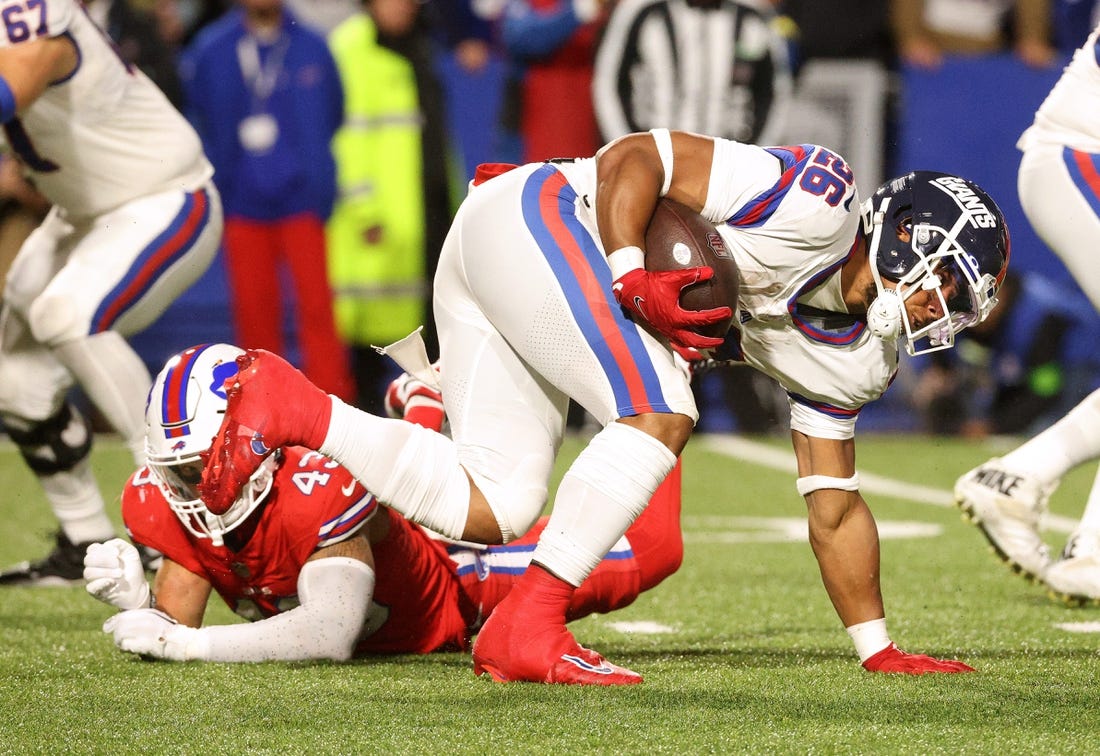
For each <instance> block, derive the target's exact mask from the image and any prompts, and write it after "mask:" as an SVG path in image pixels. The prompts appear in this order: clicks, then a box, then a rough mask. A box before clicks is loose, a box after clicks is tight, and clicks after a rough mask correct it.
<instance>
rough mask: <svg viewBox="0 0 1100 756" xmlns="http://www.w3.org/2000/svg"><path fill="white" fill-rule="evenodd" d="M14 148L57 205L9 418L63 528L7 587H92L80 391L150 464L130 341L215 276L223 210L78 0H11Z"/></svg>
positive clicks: (146, 87) (153, 93) (24, 255)
mask: <svg viewBox="0 0 1100 756" xmlns="http://www.w3.org/2000/svg"><path fill="white" fill-rule="evenodd" d="M0 19H2V24H0V124H2V126H3V140H2V142H0V143H2V144H3V145H4V146H5V147H6V149H7V150H8V151H10V152H11V153H12V154H14V155H15V156H16V157H17V158H18V159H19V160H20V161H21V162H22V164H23V166H24V169H25V171H26V173H27V175H28V177H29V178H30V179H31V180H32V181H33V183H34V184H35V185H36V186H37V187H38V189H39V190H40V191H41V192H42V193H43V194H44V195H45V196H46V197H47V198H48V199H49V200H50V201H51V202H52V203H53V209H52V210H51V211H50V213H49V214H48V216H47V218H46V219H45V221H44V222H43V223H42V224H41V226H40V227H39V228H38V229H36V230H35V231H34V232H33V233H32V234H31V236H30V237H29V238H28V239H27V241H26V243H25V244H24V245H23V247H22V249H21V250H20V252H19V254H18V256H17V257H16V259H15V261H14V262H13V263H12V266H11V270H10V271H9V273H8V276H7V283H6V288H5V291H4V305H3V312H2V315H0V418H2V420H3V424H4V427H5V429H6V430H7V432H8V434H9V435H10V436H11V438H12V439H13V440H14V441H15V443H16V445H17V446H18V447H19V450H20V452H21V453H22V455H23V457H24V459H25V460H26V461H27V464H28V465H29V466H30V467H31V469H32V470H33V471H34V472H35V474H36V475H37V476H38V478H39V480H40V481H41V482H42V485H43V487H44V489H45V492H46V497H47V499H48V500H49V501H50V503H51V505H52V506H53V509H54V512H55V514H56V515H57V517H58V519H59V520H60V522H61V530H60V533H59V534H58V542H57V548H55V549H54V551H53V552H52V553H51V554H50V556H49V557H47V558H46V559H45V560H43V561H41V562H36V563H24V564H22V565H18V566H17V567H15V568H13V569H12V570H9V571H6V572H5V573H3V574H2V575H0V584H11V583H33V584H45V583H49V582H59V581H60V582H64V581H66V580H73V581H76V580H80V579H81V573H82V570H83V556H84V554H83V549H82V548H81V545H82V544H87V543H90V542H94V541H102V540H104V539H106V538H110V537H111V536H112V535H113V532H114V528H113V526H112V524H111V521H110V520H109V519H108V517H107V515H106V512H105V510H104V504H103V500H102V498H101V496H100V493H99V489H98V487H97V486H96V483H95V480H94V479H93V476H92V473H91V471H90V469H89V467H88V451H89V446H90V443H91V437H90V432H89V426H88V424H87V422H86V421H85V419H84V418H83V417H82V416H81V415H80V414H79V412H78V411H77V410H76V408H75V407H74V406H73V405H72V404H71V403H69V402H68V401H67V399H66V395H67V393H68V390H69V389H70V387H72V386H73V384H74V382H75V383H77V384H79V385H80V387H81V388H82V389H83V391H84V392H85V394H87V396H88V397H89V398H90V399H91V401H92V402H93V403H94V404H95V406H96V407H97V408H98V409H99V410H100V411H101V412H102V414H103V416H104V417H105V418H106V419H107V420H108V421H109V422H110V423H111V425H112V426H113V427H114V428H115V429H116V430H117V431H118V432H119V433H120V434H121V436H122V437H123V439H124V440H125V441H126V442H127V443H128V444H129V446H130V448H131V450H132V451H133V454H134V458H135V461H137V462H138V463H139V464H140V463H142V462H143V447H142V444H143V440H142V439H143V425H144V422H143V415H144V402H145V397H146V395H147V394H148V392H149V387H150V385H151V379H150V376H149V373H148V370H147V369H146V368H145V365H144V364H143V362H142V361H141V359H139V357H138V356H137V354H135V353H134V351H133V350H132V349H131V347H130V346H129V345H128V344H127V342H126V341H125V337H126V336H128V335H130V334H133V333H135V332H137V331H140V330H141V329H143V328H145V327H146V326H147V325H149V324H150V323H151V322H153V320H155V319H156V318H157V317H158V316H159V315H160V314H161V313H162V312H164V310H165V308H166V307H167V306H168V305H169V303H171V302H172V300H174V299H175V298H176V297H177V296H178V295H179V294H180V293H181V292H183V291H184V290H185V289H186V288H187V287H188V286H190V285H191V284H192V283H193V282H194V281H195V280H196V279H197V278H198V277H199V275H200V274H201V273H202V272H203V271H204V270H205V269H206V268H207V267H208V266H209V264H210V262H211V261H212V260H213V258H214V255H215V253H216V251H217V246H218V242H219V239H220V235H221V228H222V216H221V203H220V200H219V198H218V195H217V192H216V190H215V189H214V186H213V184H212V183H211V175H212V173H213V171H212V168H211V167H210V164H209V162H208V161H207V160H206V157H205V156H204V155H203V152H202V147H201V145H200V142H199V139H198V136H197V135H196V134H195V132H194V131H193V130H192V129H191V127H190V126H189V125H188V123H187V122H186V121H185V120H184V118H183V117H182V116H181V115H180V114H179V113H178V112H177V111H176V110H175V109H174V108H173V107H172V106H171V104H169V102H168V100H167V99H166V98H165V97H164V95H163V94H162V93H161V92H160V90H159V89H157V87H156V86H155V85H154V84H153V83H152V82H151V81H150V80H149V79H148V78H146V77H145V75H144V74H142V73H141V72H140V71H139V70H137V69H136V68H134V67H132V66H128V65H127V64H126V63H125V62H123V60H122V59H121V58H120V57H119V56H118V55H117V54H116V52H115V49H114V47H113V46H112V45H111V43H110V42H109V41H108V40H107V38H106V37H105V36H104V34H103V32H101V31H100V30H99V28H98V27H96V26H95V25H94V24H93V23H92V22H91V21H90V20H89V18H88V16H87V15H86V14H85V12H84V9H83V7H82V5H81V4H80V3H79V2H78V1H77V0H49V1H48V2H47V1H46V0H0Z"/></svg>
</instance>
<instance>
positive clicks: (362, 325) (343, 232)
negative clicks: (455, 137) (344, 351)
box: [327, 14, 427, 345]
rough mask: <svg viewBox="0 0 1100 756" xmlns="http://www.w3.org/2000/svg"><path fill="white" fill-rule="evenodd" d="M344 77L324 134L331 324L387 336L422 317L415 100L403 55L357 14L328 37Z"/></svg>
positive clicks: (369, 336) (370, 340)
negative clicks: (330, 158)
mask: <svg viewBox="0 0 1100 756" xmlns="http://www.w3.org/2000/svg"><path fill="white" fill-rule="evenodd" d="M329 46H330V48H331V50H332V54H333V57H334V58H335V59H336V65H337V67H338V68H339V70H340V78H341V80H342V82H343V86H344V124H343V125H342V126H341V127H340V130H339V131H337V132H336V136H335V137H334V138H333V142H332V149H333V154H334V155H335V157H336V180H337V188H338V196H337V200H336V207H335V209H334V210H333V213H332V216H331V217H330V218H329V221H328V226H327V237H328V263H329V275H330V276H331V279H332V288H333V295H334V297H335V312H336V325H337V328H338V329H339V331H340V334H341V336H343V338H344V339H345V340H346V341H348V342H349V343H351V344H359V345H367V344H378V345H381V344H388V343H390V342H392V341H395V340H397V339H399V338H401V337H402V336H405V335H407V334H408V333H409V332H410V331H412V330H413V329H415V328H416V327H417V326H419V325H421V324H422V323H423V322H424V317H425V299H424V297H425V292H426V290H427V285H426V283H427V282H426V281H425V249H424V244H425V242H424V189H423V171H422V166H421V163H422V153H421V122H422V117H421V113H420V105H419V102H418V95H417V89H416V77H415V74H414V72H413V67H412V64H410V63H409V61H408V60H407V59H406V58H404V57H402V56H400V55H398V54H397V53H395V52H393V51H392V50H388V49H386V48H384V47H381V46H379V45H378V43H377V33H376V30H375V26H374V22H373V21H372V20H371V18H370V17H369V16H367V15H366V14H358V15H356V16H353V17H352V18H350V19H348V20H347V21H345V22H344V23H342V24H341V25H340V26H338V27H337V28H336V29H334V30H333V32H332V34H331V36H330V37H329Z"/></svg>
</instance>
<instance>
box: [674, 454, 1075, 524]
mask: <svg viewBox="0 0 1100 756" xmlns="http://www.w3.org/2000/svg"><path fill="white" fill-rule="evenodd" d="M695 440H696V442H701V443H702V445H703V446H705V447H706V450H707V451H709V452H714V453H715V454H722V455H724V456H727V457H730V458H732V459H738V460H741V461H743V462H750V463H752V464H755V465H760V466H761V467H768V468H770V469H772V470H782V471H783V472H787V473H790V475H791V490H792V491H793V490H794V477H795V475H796V473H797V470H798V467H797V465H796V464H795V458H794V452H793V451H787V450H784V449H777V448H776V447H774V446H769V445H768V444H764V443H761V442H759V441H751V440H749V439H745V438H740V437H738V436H727V435H719V434H705V433H704V434H700V435H698V436H696V437H695ZM859 480H860V486H859V487H860V490H862V491H865V492H867V493H871V494H879V495H881V496H890V497H893V498H895V499H903V500H905V501H911V502H914V503H916V504H927V505H929V506H933V507H944V508H952V507H954V506H955V498H954V495H953V494H952V493H951V492H950V491H945V490H943V489H940V488H932V487H930V486H922V485H920V484H919V483H906V482H903V481H900V480H896V479H894V478H887V477H885V476H882V475H875V474H874V473H869V472H863V471H860V473H859ZM1076 526H1077V520H1075V519H1072V518H1069V517H1062V516H1061V515H1056V514H1048V515H1047V516H1046V517H1045V518H1044V521H1043V527H1044V530H1050V531H1053V532H1056V533H1071V532H1073V529H1074V528H1075V527H1076Z"/></svg>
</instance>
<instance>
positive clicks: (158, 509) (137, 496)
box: [122, 467, 206, 576]
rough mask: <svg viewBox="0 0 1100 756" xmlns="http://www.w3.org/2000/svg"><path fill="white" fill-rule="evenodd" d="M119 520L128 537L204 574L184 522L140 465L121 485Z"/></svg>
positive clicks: (194, 571)
mask: <svg viewBox="0 0 1100 756" xmlns="http://www.w3.org/2000/svg"><path fill="white" fill-rule="evenodd" d="M122 521H123V523H124V524H125V526H126V532H127V534H129V536H130V540H131V541H133V542H134V543H140V544H141V545H143V546H148V547H149V548H151V549H156V550H157V551H159V552H160V553H161V554H164V556H166V557H168V558H169V559H171V560H172V561H173V562H175V563H177V564H179V565H181V566H182V567H185V568H186V569H188V570H190V571H191V572H193V573H195V574H196V575H203V576H205V575H206V570H204V569H203V566H202V564H201V563H200V562H199V560H198V558H197V556H196V554H195V547H194V545H193V544H192V542H191V539H190V537H189V536H188V533H187V530H186V529H185V528H184V527H183V523H181V522H180V521H179V518H178V517H176V514H175V512H173V511H172V508H171V507H169V506H168V502H167V501H166V500H165V498H164V495H163V494H162V493H161V492H160V489H159V488H157V487H156V485H155V484H154V483H153V481H152V478H151V477H150V475H149V469H148V468H146V467H142V468H141V469H140V470H138V471H137V472H135V473H134V474H133V475H131V476H130V479H129V480H128V481H126V486H125V488H123V489H122Z"/></svg>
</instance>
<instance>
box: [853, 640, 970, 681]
mask: <svg viewBox="0 0 1100 756" xmlns="http://www.w3.org/2000/svg"><path fill="white" fill-rule="evenodd" d="M863 668H864V669H865V670H867V671H868V672H883V673H887V674H891V673H892V674H901V675H927V674H930V673H932V672H975V671H976V670H975V669H974V668H973V667H971V666H970V665H968V664H963V663H962V662H961V661H955V660H954V659H934V658H932V657H931V656H925V655H924V654H907V653H905V652H904V651H902V650H901V649H900V648H898V647H897V644H894V643H891V644H890V645H889V646H887V647H886V648H884V649H882V650H881V651H879V652H878V653H877V654H875V655H874V656H872V657H871V658H869V659H868V660H867V661H865V662H863Z"/></svg>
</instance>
